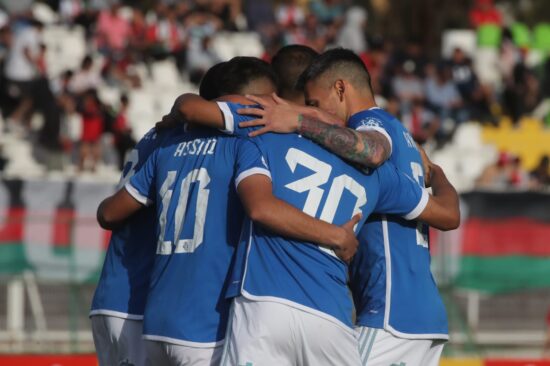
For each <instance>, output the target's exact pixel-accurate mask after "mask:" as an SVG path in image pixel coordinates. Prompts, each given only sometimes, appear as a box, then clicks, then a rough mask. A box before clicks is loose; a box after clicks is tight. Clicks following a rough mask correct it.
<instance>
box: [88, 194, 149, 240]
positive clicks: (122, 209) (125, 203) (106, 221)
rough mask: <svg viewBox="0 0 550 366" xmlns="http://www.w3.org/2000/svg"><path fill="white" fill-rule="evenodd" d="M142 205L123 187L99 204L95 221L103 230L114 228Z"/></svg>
mask: <svg viewBox="0 0 550 366" xmlns="http://www.w3.org/2000/svg"><path fill="white" fill-rule="evenodd" d="M142 207H143V204H142V203H140V202H138V201H137V200H136V199H135V198H134V197H133V196H131V195H130V194H129V193H128V191H127V190H126V188H124V187H123V188H121V189H120V190H118V192H116V193H115V194H114V195H112V196H110V197H107V198H106V199H104V200H103V201H102V202H101V203H100V204H99V207H98V208H97V222H98V223H99V226H101V227H102V228H103V229H105V230H114V229H116V228H117V227H119V226H120V225H121V224H122V223H123V222H124V221H125V220H126V219H127V218H128V217H130V216H132V215H133V214H134V213H135V212H137V211H138V210H140V209H141V208H142Z"/></svg>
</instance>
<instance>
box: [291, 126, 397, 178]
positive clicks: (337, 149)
mask: <svg viewBox="0 0 550 366" xmlns="http://www.w3.org/2000/svg"><path fill="white" fill-rule="evenodd" d="M300 116H301V117H299V118H298V133H299V134H301V135H302V136H304V137H307V138H308V139H310V140H312V141H314V142H316V143H318V144H319V145H321V146H324V147H325V148H326V149H328V150H330V151H332V152H333V153H334V154H336V155H338V156H340V157H341V158H343V159H345V160H348V161H351V162H353V163H356V164H359V165H360V166H363V167H369V168H375V167H377V166H380V165H381V164H382V163H384V162H385V161H386V160H387V159H388V158H389V156H390V154H391V146H390V143H389V141H388V139H387V138H386V137H385V136H384V135H382V134H381V133H380V132H377V131H355V130H352V129H351V128H345V127H340V126H336V125H330V124H328V123H325V122H321V121H319V120H317V119H315V118H312V117H309V116H302V115H300Z"/></svg>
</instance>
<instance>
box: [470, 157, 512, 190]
mask: <svg viewBox="0 0 550 366" xmlns="http://www.w3.org/2000/svg"><path fill="white" fill-rule="evenodd" d="M510 162H511V157H510V156H509V155H508V154H507V153H505V152H501V153H500V154H499V156H498V160H497V161H496V162H495V163H494V164H492V165H489V166H488V167H486V168H485V170H484V171H483V173H481V176H480V177H479V178H478V179H477V181H476V186H478V187H480V188H492V189H506V188H508V182H509V179H508V177H509V175H510V171H511V169H510V168H511V164H510Z"/></svg>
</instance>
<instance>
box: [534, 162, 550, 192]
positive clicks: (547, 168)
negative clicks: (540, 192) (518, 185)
mask: <svg viewBox="0 0 550 366" xmlns="http://www.w3.org/2000/svg"><path fill="white" fill-rule="evenodd" d="M530 178H531V187H533V188H535V189H540V188H543V187H549V186H550V159H549V157H548V155H544V156H543V157H542V158H541V159H540V162H539V165H537V167H536V168H535V169H533V170H532V171H531V174H530Z"/></svg>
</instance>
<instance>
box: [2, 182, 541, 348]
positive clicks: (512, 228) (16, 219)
mask: <svg viewBox="0 0 550 366" xmlns="http://www.w3.org/2000/svg"><path fill="white" fill-rule="evenodd" d="M113 191H114V186H113V185H112V184H108V183H91V182H79V181H52V180H26V181H22V180H0V352H89V351H91V350H92V338H91V333H90V330H89V322H88V321H87V318H86V317H87V313H88V307H89V298H90V296H91V292H92V290H93V284H94V283H95V282H96V281H97V279H98V275H99V273H100V270H101V266H102V263H103V256H104V253H105V248H106V245H107V243H108V239H109V233H107V232H105V231H103V230H101V229H100V228H99V227H98V226H97V224H96V222H95V210H96V208H97V205H98V204H99V202H100V201H101V200H102V199H103V198H104V197H105V196H107V195H108V194H110V193H112V192H113ZM462 201H463V207H464V209H463V212H464V213H467V216H466V217H464V218H463V224H462V226H461V228H460V229H459V230H456V231H453V232H448V233H439V232H437V233H433V235H432V238H431V250H432V256H433V271H434V274H435V277H436V279H437V280H438V283H439V284H440V285H441V286H442V292H443V294H444V297H445V298H446V303H447V309H448V313H449V318H450V320H451V343H450V346H451V347H447V348H448V349H449V351H448V352H451V353H452V352H454V351H453V350H456V351H457V352H466V353H468V352H470V351H471V352H474V353H475V352H477V351H478V350H479V349H480V348H485V347H491V346H517V347H529V348H531V349H533V352H534V353H536V355H538V352H539V351H538V350H539V349H540V347H541V346H542V344H543V342H544V340H545V328H544V325H542V319H541V326H540V327H539V326H537V325H536V324H537V323H536V322H535V321H533V319H531V321H530V322H529V324H527V323H526V324H525V326H524V327H522V326H521V324H520V326H519V327H518V326H517V323H514V324H512V325H511V323H509V324H507V323H505V322H503V324H502V327H501V328H500V327H499V328H498V329H494V327H493V328H487V327H486V326H484V321H483V320H484V319H483V313H484V310H485V307H487V306H491V304H494V303H495V301H496V300H498V299H499V298H500V297H502V296H504V295H502V294H507V293H513V292H517V291H518V290H522V289H545V288H550V235H546V236H544V235H543V238H540V235H533V233H532V230H538V231H537V233H541V235H542V234H543V233H546V232H547V231H546V230H548V233H550V209H549V207H550V195H548V194H538V193H502V192H501V193H491V192H472V193H467V194H464V195H463V196H462ZM503 224H504V226H503ZM503 227H504V228H505V229H506V230H507V235H505V237H502V235H501V237H499V234H500V232H499V230H501V229H502V230H504V229H503ZM519 231H521V232H524V235H522V234H521V233H519V235H518V232H519ZM495 235H496V236H497V237H495ZM514 235H515V236H514ZM511 237H514V238H520V239H522V240H519V241H518V242H515V241H511V239H510V238H511ZM500 244H502V245H500ZM516 260H517V261H516ZM515 261H516V262H515ZM503 263H504V264H503ZM514 263H517V265H518V266H521V267H517V268H516V267H510V266H512V265H514ZM501 264H503V265H501ZM526 264H527V265H526ZM476 266H477V267H476ZM514 269H517V270H516V271H514ZM495 278H496V279H497V280H495ZM499 278H500V279H501V281H500V282H502V284H500V282H499V281H498V279H499ZM53 288H58V289H61V290H62V292H61V293H63V294H64V295H63V296H67V299H66V300H63V301H64V302H65V303H64V304H63V306H64V307H66V309H67V310H66V311H67V314H66V317H67V319H68V321H67V325H66V326H65V325H64V326H63V327H62V328H60V327H59V326H55V324H53V325H52V319H53V315H52V314H53V313H55V312H56V311H57V312H59V310H57V309H56V306H58V305H59V304H58V303H56V302H55V301H54V303H50V302H51V301H52V299H51V298H49V297H48V295H49V291H51V290H52V289H53ZM59 296H61V295H59ZM525 296H526V298H528V297H529V296H532V295H531V294H530V293H527V294H526V295H525ZM537 296H538V298H541V299H542V300H540V299H539V300H540V301H539V300H537V301H535V302H533V303H534V304H540V307H541V308H540V309H538V310H537V314H534V315H533V314H526V315H528V316H530V317H531V318H533V317H535V320H536V319H538V317H540V316H544V313H545V312H546V310H547V309H546V308H544V307H545V306H548V305H550V291H547V292H544V291H543V292H542V295H541V294H539V295H537ZM521 298H522V297H518V301H520V299H521ZM545 299H547V300H548V301H546V300H545ZM54 300H55V299H54ZM58 300H59V299H58ZM493 300H494V301H493ZM535 300H536V299H535ZM545 301H546V302H545ZM536 306H539V305H536ZM57 316H64V315H60V314H57ZM514 316H517V317H520V316H522V315H521V314H516V315H514ZM534 324H535V325H534ZM454 346H456V347H454Z"/></svg>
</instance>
